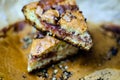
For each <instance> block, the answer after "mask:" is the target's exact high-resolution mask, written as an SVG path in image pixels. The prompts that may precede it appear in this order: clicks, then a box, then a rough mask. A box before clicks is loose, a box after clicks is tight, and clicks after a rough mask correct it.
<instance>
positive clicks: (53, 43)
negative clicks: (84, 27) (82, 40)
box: [28, 36, 78, 72]
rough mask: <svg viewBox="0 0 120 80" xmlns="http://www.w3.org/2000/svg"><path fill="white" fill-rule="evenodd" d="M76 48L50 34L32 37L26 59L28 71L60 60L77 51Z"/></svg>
mask: <svg viewBox="0 0 120 80" xmlns="http://www.w3.org/2000/svg"><path fill="white" fill-rule="evenodd" d="M77 51H78V48H76V47H73V46H72V45H69V44H66V43H65V42H62V41H59V40H57V39H55V38H53V37H51V36H45V37H44V38H40V39H34V40H33V43H32V47H31V51H30V54H29V59H28V72H31V71H33V70H36V69H40V68H43V67H45V66H46V65H48V64H51V63H50V62H51V61H53V62H56V61H60V60H61V59H64V58H66V57H67V56H69V55H73V54H75V53H77Z"/></svg>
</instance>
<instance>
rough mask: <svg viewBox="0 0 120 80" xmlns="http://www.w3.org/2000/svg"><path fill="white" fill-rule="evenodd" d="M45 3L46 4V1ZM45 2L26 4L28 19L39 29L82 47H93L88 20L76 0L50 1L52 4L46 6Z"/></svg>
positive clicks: (24, 10) (25, 10) (25, 13)
mask: <svg viewBox="0 0 120 80" xmlns="http://www.w3.org/2000/svg"><path fill="white" fill-rule="evenodd" d="M41 1H44V0H41ZM48 1H49V0H48ZM63 1H64V0H63ZM67 1H69V0H67ZM43 3H45V4H46V2H43ZM43 3H31V4H29V5H27V6H25V7H24V8H23V12H24V15H25V16H26V19H28V20H29V21H30V22H32V24H33V25H34V26H36V28H37V29H39V30H42V31H48V32H50V33H51V35H52V36H54V37H56V38H58V39H61V40H63V41H66V42H68V43H71V44H72V45H74V46H77V47H80V48H81V49H85V50H89V49H90V48H91V46H92V39H91V37H90V35H89V34H88V32H87V25H86V22H85V20H84V17H83V15H82V13H81V12H80V11H79V10H78V7H77V5H75V3H74V0H73V2H71V3H68V2H66V3H68V5H66V4H65V5H63V3H62V5H58V4H54V5H53V4H52V3H49V4H50V5H46V6H45V4H43ZM40 5H42V6H40ZM51 7H52V8H51Z"/></svg>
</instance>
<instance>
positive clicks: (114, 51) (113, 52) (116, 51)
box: [110, 47, 118, 56]
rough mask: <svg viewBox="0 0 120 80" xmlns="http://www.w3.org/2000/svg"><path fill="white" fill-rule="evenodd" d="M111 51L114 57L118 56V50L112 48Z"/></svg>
mask: <svg viewBox="0 0 120 80" xmlns="http://www.w3.org/2000/svg"><path fill="white" fill-rule="evenodd" d="M110 51H111V53H112V55H113V56H115V55H117V53H118V48H116V47H112V48H111V49H110Z"/></svg>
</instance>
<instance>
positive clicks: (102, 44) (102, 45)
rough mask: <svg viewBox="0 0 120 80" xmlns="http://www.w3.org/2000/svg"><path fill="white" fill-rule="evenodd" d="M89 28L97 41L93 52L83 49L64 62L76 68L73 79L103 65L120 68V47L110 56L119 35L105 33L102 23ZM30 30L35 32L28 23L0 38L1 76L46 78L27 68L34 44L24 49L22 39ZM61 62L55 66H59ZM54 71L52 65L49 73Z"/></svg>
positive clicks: (17, 79) (21, 79)
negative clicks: (102, 30) (29, 72)
mask: <svg viewBox="0 0 120 80" xmlns="http://www.w3.org/2000/svg"><path fill="white" fill-rule="evenodd" d="M89 30H90V33H91V35H92V37H93V42H94V46H93V48H92V50H91V51H90V52H89V53H87V52H86V53H82V52H79V55H76V56H74V57H71V58H72V59H67V60H65V61H64V62H63V63H61V64H62V65H67V66H68V71H70V72H72V76H71V77H70V78H69V80H79V78H81V77H83V76H86V75H88V74H89V73H92V72H94V71H97V70H100V69H105V68H114V69H120V51H119V52H118V54H117V55H116V56H112V58H111V60H108V59H106V57H107V53H108V51H109V49H110V48H111V47H112V46H116V45H117V44H116V41H115V39H114V38H110V37H108V36H105V35H104V34H103V33H102V32H101V29H100V27H99V26H98V25H91V24H90V25H89ZM29 32H31V28H30V27H25V29H24V30H23V31H20V32H18V33H16V32H13V30H12V29H11V30H10V31H9V32H7V37H5V38H0V78H2V79H3V80H42V78H41V77H38V76H36V75H34V74H28V72H27V58H28V54H29V50H30V46H29V47H28V48H27V49H23V48H22V46H23V43H22V42H21V39H22V38H23V37H24V36H26V35H27V34H28V33H29ZM58 64H60V63H58ZM58 64H56V65H55V66H56V67H57V65H58ZM56 69H57V68H56ZM52 72H53V69H52V68H51V67H49V68H48V73H49V75H51V74H52ZM60 73H61V71H60V70H59V69H58V73H57V76H58V77H59V76H60ZM43 80H44V79H43ZM48 80H49V79H48Z"/></svg>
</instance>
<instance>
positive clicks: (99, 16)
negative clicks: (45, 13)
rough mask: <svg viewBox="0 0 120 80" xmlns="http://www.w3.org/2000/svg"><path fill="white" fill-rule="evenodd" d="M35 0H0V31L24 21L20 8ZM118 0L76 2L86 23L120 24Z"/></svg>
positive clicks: (78, 0) (80, 0) (119, 0)
mask: <svg viewBox="0 0 120 80" xmlns="http://www.w3.org/2000/svg"><path fill="white" fill-rule="evenodd" d="M34 1H37V0H0V19H1V20H0V29H1V28H2V27H5V26H8V25H9V24H13V23H15V22H17V21H20V20H24V16H23V13H22V12H21V9H22V7H23V6H24V5H25V4H28V3H30V2H34ZM119 3H120V0H109V1H106V0H92V1H91V0H77V5H78V6H79V8H80V10H81V11H83V15H84V16H85V17H86V18H87V21H88V22H92V23H99V24H101V23H114V24H120V5H119Z"/></svg>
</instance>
